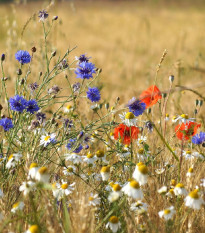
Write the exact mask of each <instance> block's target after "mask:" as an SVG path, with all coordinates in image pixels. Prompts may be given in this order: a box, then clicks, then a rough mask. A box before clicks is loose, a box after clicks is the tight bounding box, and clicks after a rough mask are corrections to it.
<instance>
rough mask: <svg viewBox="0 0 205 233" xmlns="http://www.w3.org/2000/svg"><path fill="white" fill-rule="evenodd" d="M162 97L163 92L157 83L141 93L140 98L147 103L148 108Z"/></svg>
mask: <svg viewBox="0 0 205 233" xmlns="http://www.w3.org/2000/svg"><path fill="white" fill-rule="evenodd" d="M161 98H162V94H161V92H160V90H159V89H158V87H157V86H155V85H152V86H151V87H149V88H148V89H147V90H145V91H143V92H142V94H141V95H140V100H141V101H142V102H144V103H145V104H146V108H149V107H151V106H152V105H154V104H156V103H157V102H158V100H160V99H161Z"/></svg>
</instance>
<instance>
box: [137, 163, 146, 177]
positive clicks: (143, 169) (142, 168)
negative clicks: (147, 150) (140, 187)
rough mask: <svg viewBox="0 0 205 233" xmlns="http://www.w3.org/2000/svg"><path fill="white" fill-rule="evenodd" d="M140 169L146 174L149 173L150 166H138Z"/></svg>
mask: <svg viewBox="0 0 205 233" xmlns="http://www.w3.org/2000/svg"><path fill="white" fill-rule="evenodd" d="M138 171H140V172H141V173H142V174H143V175H146V174H147V173H148V168H147V166H146V165H141V166H138Z"/></svg>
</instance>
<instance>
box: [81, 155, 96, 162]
mask: <svg viewBox="0 0 205 233" xmlns="http://www.w3.org/2000/svg"><path fill="white" fill-rule="evenodd" d="M96 160H97V159H96V157H95V156H94V155H93V154H91V153H88V154H87V156H83V161H84V162H85V163H87V164H92V165H94V163H95V161H96Z"/></svg>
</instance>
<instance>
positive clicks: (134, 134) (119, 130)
mask: <svg viewBox="0 0 205 233" xmlns="http://www.w3.org/2000/svg"><path fill="white" fill-rule="evenodd" d="M138 133H139V128H138V127H135V126H132V127H128V126H126V125H124V124H120V125H119V126H118V127H116V128H115V129H114V138H115V140H117V139H119V137H120V138H121V139H122V143H123V144H125V145H126V144H130V142H131V140H132V139H137V138H138Z"/></svg>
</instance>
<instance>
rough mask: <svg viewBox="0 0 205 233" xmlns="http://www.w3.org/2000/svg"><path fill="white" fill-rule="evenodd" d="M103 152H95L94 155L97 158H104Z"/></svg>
mask: <svg viewBox="0 0 205 233" xmlns="http://www.w3.org/2000/svg"><path fill="white" fill-rule="evenodd" d="M104 154H105V153H104V151H103V150H98V151H97V152H96V155H97V157H99V158H102V157H103V156H104Z"/></svg>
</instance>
